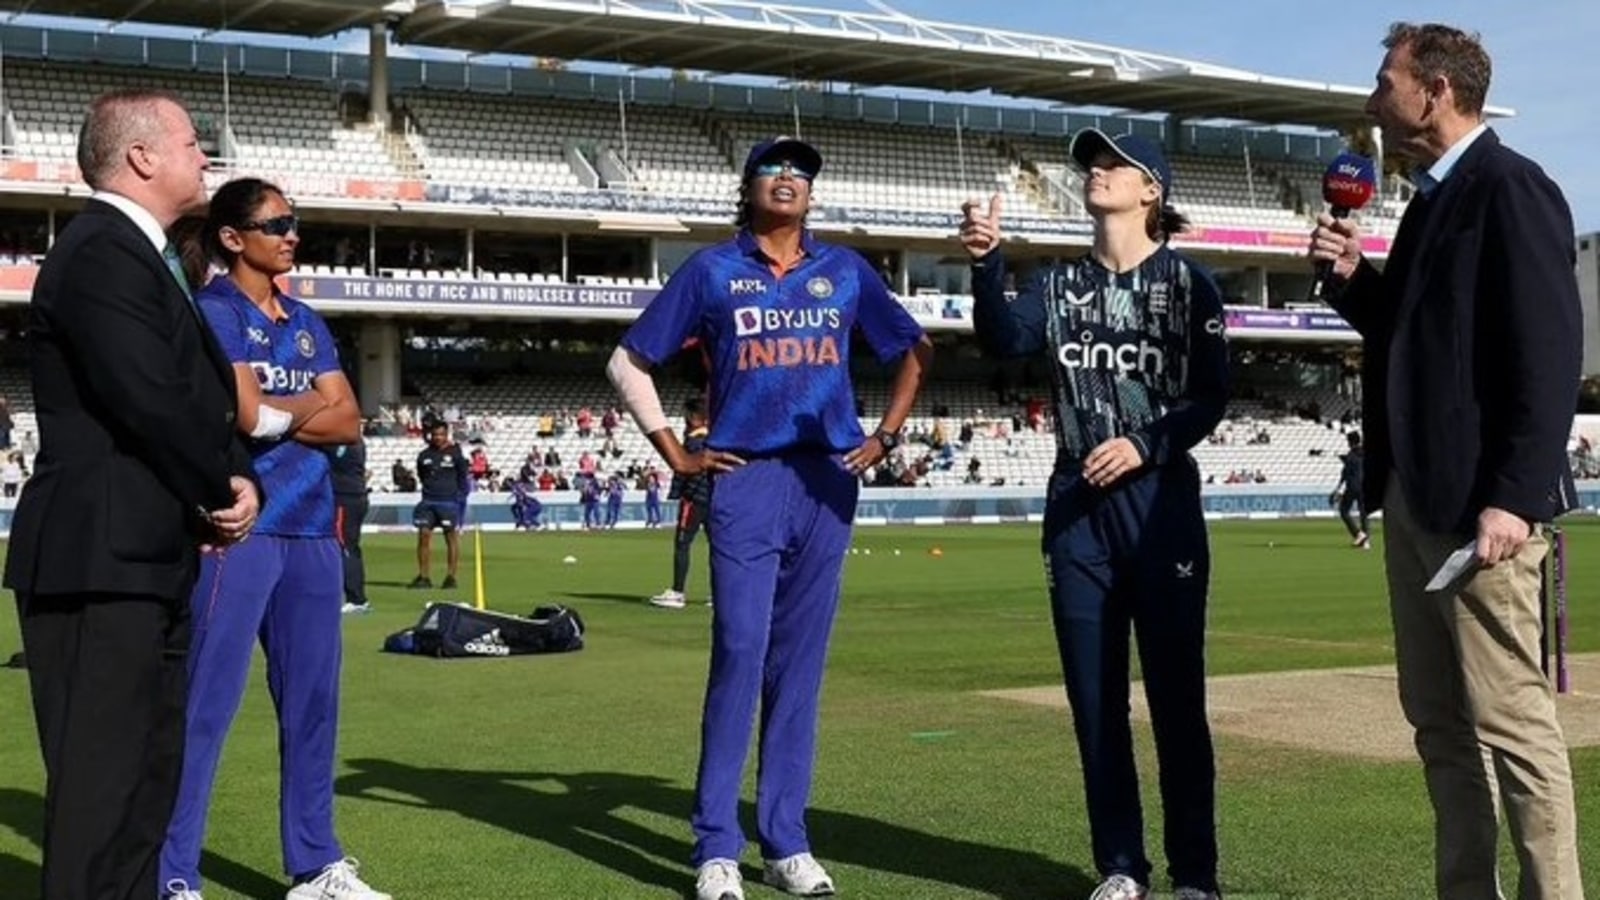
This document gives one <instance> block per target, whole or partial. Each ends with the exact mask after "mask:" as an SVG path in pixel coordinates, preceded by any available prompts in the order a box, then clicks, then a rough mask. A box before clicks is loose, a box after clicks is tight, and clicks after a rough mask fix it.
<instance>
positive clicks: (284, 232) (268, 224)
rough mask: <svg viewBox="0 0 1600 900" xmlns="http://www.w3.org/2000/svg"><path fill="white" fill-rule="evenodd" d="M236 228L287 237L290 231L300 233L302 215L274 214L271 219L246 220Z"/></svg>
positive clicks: (237, 229)
mask: <svg viewBox="0 0 1600 900" xmlns="http://www.w3.org/2000/svg"><path fill="white" fill-rule="evenodd" d="M235 230H236V231H259V232H261V233H262V234H270V235H272V236H273V237H286V236H288V234H289V233H290V232H295V233H297V234H298V233H299V231H300V217H299V216H296V215H294V214H293V213H290V214H288V215H284V216H273V217H272V218H270V219H262V220H261V221H259V222H246V223H244V224H243V225H240V226H237V227H236V228H235Z"/></svg>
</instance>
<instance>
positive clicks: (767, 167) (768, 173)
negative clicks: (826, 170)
mask: <svg viewBox="0 0 1600 900" xmlns="http://www.w3.org/2000/svg"><path fill="white" fill-rule="evenodd" d="M785 172H788V173H789V174H790V175H791V176H793V177H795V178H799V179H801V180H802V181H810V180H811V179H813V178H815V177H817V176H816V175H814V174H812V173H810V172H807V171H806V170H805V169H801V168H798V167H796V166H795V165H794V164H793V163H788V162H781V163H763V164H762V165H759V166H756V168H755V175H756V177H757V178H777V177H778V176H779V175H782V174H783V173H785Z"/></svg>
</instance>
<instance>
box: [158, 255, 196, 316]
mask: <svg viewBox="0 0 1600 900" xmlns="http://www.w3.org/2000/svg"><path fill="white" fill-rule="evenodd" d="M161 258H162V259H164V260H166V261H167V270H168V271H170V272H171V273H172V277H173V278H176V279H178V287H181V288H183V295H184V296H185V297H188V298H189V303H190V304H191V305H193V303H194V292H193V291H191V290H189V277H188V276H187V275H185V274H183V260H182V258H180V257H179V256H178V248H177V247H175V246H173V245H172V242H171V241H168V242H167V245H166V246H165V247H162V248H161Z"/></svg>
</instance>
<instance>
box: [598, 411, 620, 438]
mask: <svg viewBox="0 0 1600 900" xmlns="http://www.w3.org/2000/svg"><path fill="white" fill-rule="evenodd" d="M621 421H622V416H621V415H620V414H619V413H618V412H617V408H616V407H615V406H613V407H611V408H610V409H608V410H606V414H605V415H603V416H601V417H600V430H601V431H603V432H605V435H606V438H607V439H610V438H611V437H613V436H615V435H616V433H617V424H618V423H619V422H621Z"/></svg>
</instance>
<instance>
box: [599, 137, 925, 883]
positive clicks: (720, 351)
mask: <svg viewBox="0 0 1600 900" xmlns="http://www.w3.org/2000/svg"><path fill="white" fill-rule="evenodd" d="M821 168H822V157H821V155H820V154H818V153H817V151H816V150H815V149H814V148H812V147H811V146H810V145H808V144H806V143H803V142H801V141H798V140H794V139H792V138H776V139H774V140H771V141H766V142H764V143H761V144H758V145H757V146H756V147H755V148H753V149H752V150H751V151H750V155H749V156H748V158H747V159H746V161H745V167H744V177H743V181H742V183H741V186H740V202H739V212H738V218H737V225H738V226H739V231H738V234H737V236H735V237H734V238H733V239H732V240H730V241H726V242H724V243H721V244H717V245H715V246H712V247H708V248H705V249H703V250H701V251H699V252H698V253H696V254H695V255H694V256H692V257H690V258H689V260H688V261H687V262H685V263H684V265H683V266H682V267H681V268H679V269H678V271H677V272H676V273H674V274H673V276H672V280H671V281H670V282H668V283H667V286H666V287H665V288H664V289H663V290H662V292H661V294H660V296H658V297H656V299H655V300H654V301H653V302H651V304H650V306H649V307H648V308H647V309H646V310H645V311H644V313H643V314H642V315H641V316H640V317H639V320H638V321H637V322H635V323H634V325H633V327H632V328H630V329H629V330H628V333H627V334H626V335H625V336H624V337H623V339H622V344H621V346H620V347H618V348H617V350H616V352H615V353H614V354H613V355H612V358H611V363H610V365H609V367H608V369H607V372H608V374H609V375H610V376H611V379H612V381H613V383H614V384H615V385H616V386H617V390H618V393H619V394H620V395H621V396H622V398H623V401H624V403H625V404H626V405H627V408H628V410H629V412H630V413H632V414H633V416H634V419H635V420H636V421H637V422H638V423H639V427H640V430H641V431H642V432H643V433H644V434H646V435H648V436H649V439H650V442H651V443H652V444H653V445H654V446H655V448H656V450H657V452H659V453H660V454H661V456H662V458H663V459H665V460H666V462H667V464H668V465H670V466H671V467H672V470H673V471H674V472H676V473H677V474H679V475H681V476H684V477H693V476H697V475H702V474H711V475H713V476H714V479H713V481H712V493H711V503H710V519H709V522H708V524H707V527H708V529H709V533H710V539H711V584H712V594H713V595H714V596H715V597H716V598H717V602H716V606H715V607H714V608H713V614H712V622H711V633H712V642H711V672H710V676H709V678H708V683H707V686H706V696H705V713H704V718H703V720H702V724H701V745H700V767H699V773H698V776H697V779H696V785H695V805H694V814H693V822H692V824H693V828H694V832H695V846H694V857H693V863H694V865H695V866H696V868H697V873H696V887H695V891H696V896H697V897H698V898H699V900H743V897H744V888H743V879H742V878H741V876H740V872H739V859H740V857H741V856H742V855H743V853H744V849H745V835H744V832H743V830H742V829H741V828H740V825H739V816H738V808H739V786H740V783H741V781H742V777H743V771H744V763H745V756H746V754H747V751H748V748H749V745H750V731H751V728H752V726H753V721H754V717H755V714H756V707H757V702H758V701H759V703H760V707H761V738H760V741H761V743H760V751H759V753H760V776H759V784H758V786H757V790H756V810H757V813H756V819H757V821H756V826H757V833H758V835H759V837H760V841H761V856H762V858H763V859H764V860H765V866H764V870H763V878H764V879H765V881H766V882H767V883H768V884H771V885H774V886H776V887H778V888H779V889H781V890H783V891H786V892H788V893H791V894H796V895H800V896H820V895H824V894H831V893H833V882H832V880H831V879H830V878H829V877H828V874H827V872H825V871H824V870H823V868H822V866H821V865H819V864H818V863H817V861H816V859H815V858H813V857H812V855H811V845H810V842H809V840H808V839H807V836H806V825H805V809H806V804H807V800H808V797H809V795H810V790H811V771H812V764H813V760H814V756H815V750H816V739H817V701H818V696H819V694H820V692H821V688H822V669H823V660H824V658H825V656H826V654H827V645H828V633H829V631H830V630H831V629H832V626H833V618H834V612H835V610H836V609H837V606H838V601H839V586H840V572H841V569H842V567H843V563H844V556H845V551H846V549H848V547H849V543H850V527H851V521H852V519H853V517H854V514H855V507H856V493H857V486H858V475H859V474H860V473H861V472H862V471H863V470H865V469H867V468H868V467H870V466H872V465H874V464H875V463H877V462H878V461H879V460H880V459H882V458H883V455H884V453H886V452H887V451H888V450H889V449H891V448H892V447H893V446H894V445H895V444H896V443H898V442H899V433H900V428H901V426H902V425H903V424H904V422H905V419H906V416H907V415H908V414H909V413H910V412H911V406H912V403H913V402H914V401H915V399H916V395H917V390H918V388H919V387H920V385H921V383H922V378H923V373H924V372H925V371H926V370H927V367H928V364H929V361H930V360H931V359H932V355H933V346H932V344H930V343H929V342H928V340H927V338H926V337H925V336H924V335H923V333H922V329H921V328H920V327H919V326H918V325H917V323H916V322H915V321H914V320H913V319H912V318H911V316H910V315H908V314H907V313H906V311H905V309H904V308H903V307H901V306H900V304H899V303H897V302H896V301H895V299H894V297H892V296H891V295H890V294H889V292H888V290H887V289H886V288H885V287H884V285H883V281H882V280H881V279H880V278H878V276H877V274H876V273H875V272H874V271H873V270H872V267H871V266H870V265H868V264H867V262H866V261H865V260H864V259H863V258H862V257H861V256H860V254H858V253H856V252H855V251H854V250H850V249H848V248H844V247H835V246H831V245H828V244H824V243H822V242H820V241H818V240H816V238H815V237H813V236H812V234H811V232H810V231H809V230H807V229H806V227H805V219H806V213H807V211H808V210H809V208H810V205H811V184H812V179H814V178H815V177H816V175H817V173H818V171H820V169H821ZM853 331H854V332H857V333H859V334H860V335H861V336H862V337H863V338H864V339H865V340H866V343H867V344H868V345H869V346H870V347H871V348H872V350H873V352H874V353H875V354H876V355H877V356H878V357H879V359H881V360H884V361H886V362H887V361H889V360H892V359H894V358H896V357H899V358H900V362H899V367H898V372H897V374H896V375H895V378H894V386H893V390H892V396H891V398H890V401H889V407H888V409H886V410H885V411H884V413H883V418H882V419H881V420H880V421H879V423H878V427H877V429H876V430H875V431H874V432H873V433H872V434H871V435H870V436H868V435H865V434H864V433H863V431H862V428H861V421H860V419H858V418H857V417H856V413H855V405H854V401H853V399H852V398H853V397H854V396H855V391H854V390H853V389H852V386H851V381H850V335H851V333H852V332H853ZM691 337H698V338H699V339H700V341H701V343H702V345H703V347H704V348H705V350H706V352H707V358H708V360H709V366H710V373H709V386H708V393H709V396H710V400H709V403H710V417H711V422H712V426H711V432H710V434H709V435H708V436H707V439H706V446H705V449H703V450H701V451H700V452H699V453H696V454H690V453H688V452H687V451H685V450H684V448H683V445H682V444H681V443H679V441H678V438H677V437H676V436H675V435H674V433H673V431H672V429H671V427H670V426H669V423H668V421H667V417H666V415H665V414H664V413H663V412H662V409H661V401H660V398H659V396H658V395H657V393H656V389H655V384H654V381H653V380H652V378H651V376H650V374H649V371H650V368H651V367H653V366H657V365H660V364H661V363H662V362H664V361H666V360H667V359H669V358H671V357H672V356H674V355H675V354H677V352H678V351H679V349H680V348H681V347H683V345H684V342H685V341H686V340H688V339H689V338H691Z"/></svg>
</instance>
